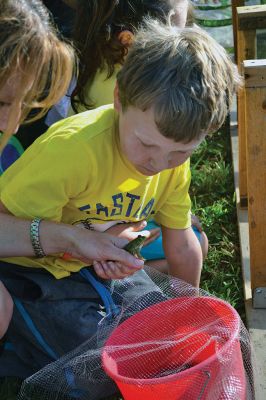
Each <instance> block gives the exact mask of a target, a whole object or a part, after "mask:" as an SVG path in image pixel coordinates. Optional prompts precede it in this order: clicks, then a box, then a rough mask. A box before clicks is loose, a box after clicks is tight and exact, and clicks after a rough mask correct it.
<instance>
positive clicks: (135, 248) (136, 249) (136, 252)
mask: <svg viewBox="0 0 266 400" xmlns="http://www.w3.org/2000/svg"><path fill="white" fill-rule="evenodd" d="M145 239H146V237H145V236H142V235H138V236H137V237H136V239H134V240H131V242H129V243H128V244H127V245H126V246H125V247H124V250H126V251H128V252H129V253H130V254H132V255H133V256H135V257H138V258H140V259H141V260H145V259H144V258H143V257H142V256H141V254H140V250H141V248H142V246H143V243H144V242H145Z"/></svg>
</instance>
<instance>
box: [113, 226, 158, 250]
mask: <svg viewBox="0 0 266 400" xmlns="http://www.w3.org/2000/svg"><path fill="white" fill-rule="evenodd" d="M146 226H147V222H146V221H139V222H130V223H126V224H117V225H114V226H112V227H111V228H109V229H107V231H106V232H108V233H109V234H110V235H114V236H118V237H122V238H125V239H127V240H129V241H131V240H133V239H136V237H138V235H142V236H146V238H147V239H146V240H145V242H144V246H146V245H147V244H149V243H151V242H153V241H154V240H155V239H157V238H158V237H159V236H160V228H154V229H151V230H147V229H146V230H145V229H144V228H145V227H146Z"/></svg>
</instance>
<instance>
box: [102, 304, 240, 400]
mask: <svg viewBox="0 0 266 400" xmlns="http://www.w3.org/2000/svg"><path fill="white" fill-rule="evenodd" d="M239 329H240V318H239V316H238V314H237V312H236V311H235V310H234V308H233V307H231V306H230V304H228V303H226V302H224V301H222V300H219V299H214V298H211V297H186V298H185V297H181V298H176V299H171V300H167V301H165V302H161V303H158V304H155V305H153V306H151V307H148V308H147V309H145V310H143V311H140V312H138V313H136V314H135V315H134V316H132V317H130V318H129V319H127V320H126V321H124V322H123V323H122V324H121V325H119V326H118V327H117V328H116V329H115V330H114V331H113V332H112V334H111V336H110V337H109V339H108V340H107V342H106V343H105V346H104V349H103V353H102V362H103V368H104V369H105V371H106V373H107V374H108V375H109V376H110V377H111V378H112V379H113V380H114V381H115V382H116V384H117V385H118V387H119V389H120V390H121V392H122V394H123V396H124V399H125V400H142V399H143V400H155V399H158V400H159V399H160V400H179V399H180V400H181V399H182V400H186V399H189V400H190V399H191V400H194V399H195V400H218V399H223V400H225V399H226V400H229V399H237V400H245V399H246V378H245V372H244V367H243V361H242V355H241V350H240V344H239V340H238V338H239Z"/></svg>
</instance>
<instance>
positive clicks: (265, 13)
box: [236, 5, 266, 207]
mask: <svg viewBox="0 0 266 400" xmlns="http://www.w3.org/2000/svg"><path fill="white" fill-rule="evenodd" d="M261 28H266V6H264V5H260V6H247V7H237V9H236V37H237V57H236V58H237V65H238V68H239V72H240V73H241V72H242V64H243V61H244V60H248V59H254V58H256V55H257V51H256V44H257V43H256V29H261ZM245 101H246V99H245V92H244V91H242V92H240V93H239V96H238V102H237V108H238V134H239V192H240V206H241V207H247V198H248V185H247V160H246V158H247V155H246V141H247V135H246V122H245V121H246V116H245V110H246V106H245Z"/></svg>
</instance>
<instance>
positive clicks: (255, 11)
mask: <svg viewBox="0 0 266 400" xmlns="http://www.w3.org/2000/svg"><path fill="white" fill-rule="evenodd" d="M237 13H238V16H239V18H240V19H245V18H249V19H253V18H254V19H255V18H257V17H263V18H264V17H266V5H263V4H258V5H255V6H244V7H238V10H237Z"/></svg>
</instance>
